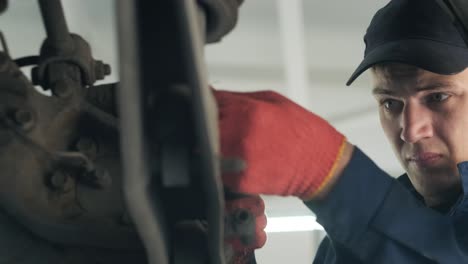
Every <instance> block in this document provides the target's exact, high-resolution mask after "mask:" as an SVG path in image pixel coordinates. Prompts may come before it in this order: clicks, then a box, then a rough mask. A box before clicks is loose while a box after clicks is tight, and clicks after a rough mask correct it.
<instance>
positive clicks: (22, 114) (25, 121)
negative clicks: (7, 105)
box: [13, 109, 34, 131]
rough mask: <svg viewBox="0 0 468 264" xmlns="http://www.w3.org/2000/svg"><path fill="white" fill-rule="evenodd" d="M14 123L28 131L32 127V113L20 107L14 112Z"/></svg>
mask: <svg viewBox="0 0 468 264" xmlns="http://www.w3.org/2000/svg"><path fill="white" fill-rule="evenodd" d="M13 118H14V121H15V123H16V124H17V125H18V126H19V127H20V128H21V129H22V130H23V131H29V130H31V129H33V127H34V114H33V112H31V111H28V110H24V109H20V110H17V111H15V113H14V116H13Z"/></svg>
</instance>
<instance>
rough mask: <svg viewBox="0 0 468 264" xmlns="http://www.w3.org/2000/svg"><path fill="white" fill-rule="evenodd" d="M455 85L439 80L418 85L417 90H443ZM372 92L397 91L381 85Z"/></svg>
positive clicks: (385, 93)
mask: <svg viewBox="0 0 468 264" xmlns="http://www.w3.org/2000/svg"><path fill="white" fill-rule="evenodd" d="M453 86H454V85H453V84H452V83H450V82H438V83H431V84H428V85H425V86H421V87H417V88H416V89H415V90H416V91H417V92H421V91H430V90H441V89H449V88H451V87H453ZM372 94H374V95H395V92H394V91H392V90H390V89H384V88H381V87H375V88H374V89H372Z"/></svg>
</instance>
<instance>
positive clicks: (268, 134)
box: [214, 91, 352, 200]
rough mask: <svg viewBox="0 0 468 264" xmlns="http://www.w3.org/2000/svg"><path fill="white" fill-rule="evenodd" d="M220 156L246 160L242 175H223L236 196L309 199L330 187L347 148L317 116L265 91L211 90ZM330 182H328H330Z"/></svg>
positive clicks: (227, 185)
mask: <svg viewBox="0 0 468 264" xmlns="http://www.w3.org/2000/svg"><path fill="white" fill-rule="evenodd" d="M214 95H215V97H216V100H217V102H218V108H219V122H220V124H219V125H220V135H221V152H222V155H223V156H224V157H238V158H242V159H244V160H245V161H246V165H247V167H246V169H245V170H244V171H242V172H241V173H224V174H223V183H224V184H225V186H226V187H227V188H229V189H231V190H233V191H235V192H240V193H249V194H272V195H282V196H290V195H292V196H297V197H299V198H301V199H302V200H310V199H313V198H315V197H317V196H318V195H321V193H322V191H323V190H324V189H327V186H328V184H329V183H330V182H333V180H334V179H335V176H336V174H337V169H338V171H341V169H342V167H343V166H342V165H343V162H342V161H341V160H340V158H341V157H342V156H343V153H344V150H345V149H346V152H345V153H346V158H348V156H349V157H350V156H351V154H349V153H350V152H349V151H348V150H349V149H350V148H352V147H351V145H350V144H349V143H348V142H347V141H346V139H345V137H344V136H343V135H342V134H341V133H339V132H338V131H337V130H336V129H335V128H333V127H332V126H331V125H330V124H329V123H328V122H326V121H325V120H324V119H322V118H320V117H319V116H317V115H315V114H313V113H311V112H309V111H307V110H305V109H304V108H302V107H300V106H299V105H297V104H295V103H294V102H292V101H291V100H289V99H287V98H285V97H284V96H281V95H279V94H277V93H274V92H270V91H261V92H251V93H238V92H228V91H214ZM331 179H333V180H332V181H331Z"/></svg>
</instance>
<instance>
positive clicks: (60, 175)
mask: <svg viewBox="0 0 468 264" xmlns="http://www.w3.org/2000/svg"><path fill="white" fill-rule="evenodd" d="M49 181H50V185H51V186H52V188H54V189H55V190H57V191H60V192H69V191H71V189H72V184H71V179H70V176H69V175H68V174H67V173H66V172H64V171H62V170H57V171H55V172H54V173H53V174H52V176H51V177H50V180H49Z"/></svg>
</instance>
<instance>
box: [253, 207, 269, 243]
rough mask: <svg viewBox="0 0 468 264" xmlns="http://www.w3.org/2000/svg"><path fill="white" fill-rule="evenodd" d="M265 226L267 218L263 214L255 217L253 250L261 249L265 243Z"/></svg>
mask: <svg viewBox="0 0 468 264" xmlns="http://www.w3.org/2000/svg"><path fill="white" fill-rule="evenodd" d="M266 226H267V217H266V215H265V214H263V215H261V216H259V217H257V220H256V228H255V238H256V241H255V245H254V247H255V248H261V247H263V246H264V245H265V243H266V241H267V234H266V232H265V228H266Z"/></svg>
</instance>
